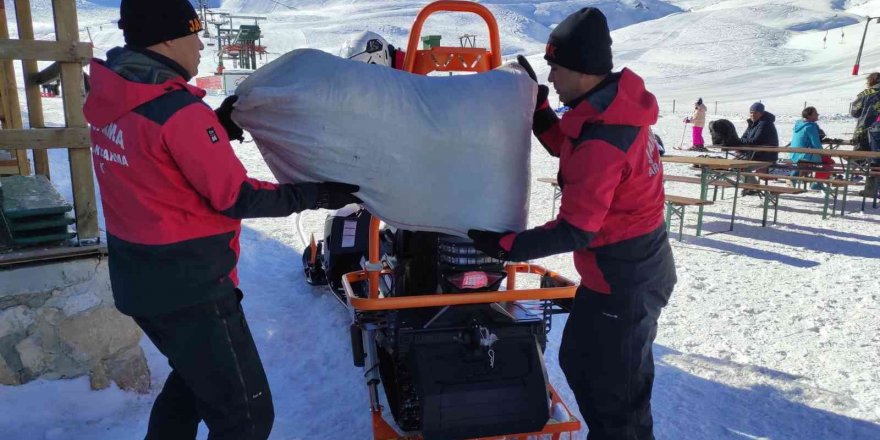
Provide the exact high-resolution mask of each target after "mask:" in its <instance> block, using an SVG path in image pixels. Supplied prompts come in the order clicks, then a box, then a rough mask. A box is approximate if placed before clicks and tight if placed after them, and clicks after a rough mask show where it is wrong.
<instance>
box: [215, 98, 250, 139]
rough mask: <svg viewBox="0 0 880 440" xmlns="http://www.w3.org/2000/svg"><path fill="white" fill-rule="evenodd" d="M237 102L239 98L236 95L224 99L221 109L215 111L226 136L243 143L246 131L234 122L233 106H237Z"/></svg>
mask: <svg viewBox="0 0 880 440" xmlns="http://www.w3.org/2000/svg"><path fill="white" fill-rule="evenodd" d="M236 101H238V96H236V95H232V96H230V97H228V98H226V99H224V100H223V103H222V104H220V107H217V110H214V114H216V115H217V119H219V120H220V125H222V126H223V129H224V130H226V135H227V136H228V137H229V139H230V140H233V139H235V140H237V141H239V142H241V141H243V140H244V131H243V130H242V129H241V127H239V126H238V125H237V124H236V123H235V122H233V121H232V104H235V102H236Z"/></svg>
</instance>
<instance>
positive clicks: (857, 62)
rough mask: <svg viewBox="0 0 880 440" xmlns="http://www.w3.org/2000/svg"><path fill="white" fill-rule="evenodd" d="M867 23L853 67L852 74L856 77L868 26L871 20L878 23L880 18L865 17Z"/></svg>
mask: <svg viewBox="0 0 880 440" xmlns="http://www.w3.org/2000/svg"><path fill="white" fill-rule="evenodd" d="M865 18H867V21H865V32H864V33H863V34H862V44H860V45H859V54H858V55H857V56H856V64H855V65H854V66H853V70H852V74H853V76H856V75H858V74H859V64H860V63H861V62H862V49H864V48H865V37H867V36H868V25H869V24H871V20H877V23H880V17H865Z"/></svg>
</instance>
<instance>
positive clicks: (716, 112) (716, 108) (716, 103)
mask: <svg viewBox="0 0 880 440" xmlns="http://www.w3.org/2000/svg"><path fill="white" fill-rule="evenodd" d="M715 114H716V115H717V114H718V101H715Z"/></svg>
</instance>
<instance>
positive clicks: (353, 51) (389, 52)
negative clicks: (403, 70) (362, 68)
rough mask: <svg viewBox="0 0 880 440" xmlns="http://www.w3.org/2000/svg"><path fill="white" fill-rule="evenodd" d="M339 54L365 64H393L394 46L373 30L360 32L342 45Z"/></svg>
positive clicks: (390, 65)
mask: <svg viewBox="0 0 880 440" xmlns="http://www.w3.org/2000/svg"><path fill="white" fill-rule="evenodd" d="M339 56H341V57H342V58H348V59H350V60H355V61H362V62H364V63H367V64H380V65H383V66H388V67H392V66H393V65H394V59H393V57H394V47H393V46H391V45H390V44H388V42H387V41H385V39H384V38H382V36H381V35H379V34H377V33H375V32H369V31H366V32H361V33H359V34H357V35H355V36H353V37H352V38H350V39H349V40H348V41H346V42H345V44H343V45H342V48H341V49H339Z"/></svg>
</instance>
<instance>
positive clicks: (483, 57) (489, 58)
mask: <svg viewBox="0 0 880 440" xmlns="http://www.w3.org/2000/svg"><path fill="white" fill-rule="evenodd" d="M437 12H470V13H474V14H477V15H479V16H480V17H481V18H482V19H483V20H484V21H485V22H486V25H487V26H488V27H489V50H488V51H487V50H486V49H483V48H470V47H442V46H441V47H434V48H431V49H424V50H420V49H419V38H420V37H421V36H422V28H423V27H424V25H425V21H426V20H427V19H428V17H429V16H431V15H432V14H435V13H437ZM499 66H501V36H500V32H499V31H498V22H496V21H495V17H494V16H493V15H492V12H491V11H489V10H488V9H487V8H486V7H485V6H483V5H481V4H479V3H474V2H470V1H459V0H440V1H436V2H434V3H430V4H428V5H427V6H425V7H424V9H422V10H421V12H419V15H418V16H417V17H416V21H415V23H414V24H413V27H412V31H410V34H409V43H408V44H407V46H406V58H405V59H404V61H403V70H406V71H407V72H412V73H416V74H419V75H427V74H428V73H431V72H435V71H439V72H485V71H488V70H491V69H494V68H496V67H499Z"/></svg>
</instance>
